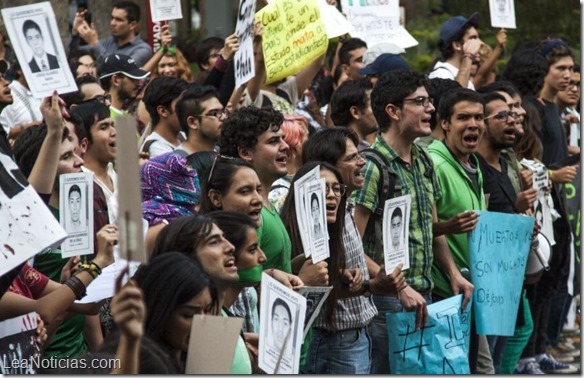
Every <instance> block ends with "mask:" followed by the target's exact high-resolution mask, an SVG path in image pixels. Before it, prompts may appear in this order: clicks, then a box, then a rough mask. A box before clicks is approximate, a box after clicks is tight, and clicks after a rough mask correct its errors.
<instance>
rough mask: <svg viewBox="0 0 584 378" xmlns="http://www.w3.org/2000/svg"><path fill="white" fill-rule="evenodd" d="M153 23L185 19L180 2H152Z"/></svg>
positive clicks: (169, 0) (155, 0) (152, 0)
mask: <svg viewBox="0 0 584 378" xmlns="http://www.w3.org/2000/svg"><path fill="white" fill-rule="evenodd" d="M150 13H151V15H152V22H160V21H169V20H178V19H181V18H183V15H182V9H181V4H180V0H150Z"/></svg>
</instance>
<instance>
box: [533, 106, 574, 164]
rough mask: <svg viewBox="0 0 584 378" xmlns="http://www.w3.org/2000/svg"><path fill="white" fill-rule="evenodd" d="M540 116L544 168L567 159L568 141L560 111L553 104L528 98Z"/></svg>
mask: <svg viewBox="0 0 584 378" xmlns="http://www.w3.org/2000/svg"><path fill="white" fill-rule="evenodd" d="M528 101H531V102H532V103H533V104H534V105H535V107H536V108H537V110H539V114H540V116H541V127H542V130H541V143H542V144H543V155H542V159H541V161H542V163H544V164H545V165H546V166H549V165H551V164H552V163H558V162H560V161H562V160H564V159H566V158H567V157H568V140H567V138H566V131H565V130H564V126H563V125H562V120H561V118H560V109H559V108H558V105H557V104H556V103H554V102H549V101H547V100H543V102H544V104H545V105H542V104H541V102H540V101H539V100H538V99H535V98H530V99H528Z"/></svg>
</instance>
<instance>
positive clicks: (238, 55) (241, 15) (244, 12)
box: [234, 0, 256, 88]
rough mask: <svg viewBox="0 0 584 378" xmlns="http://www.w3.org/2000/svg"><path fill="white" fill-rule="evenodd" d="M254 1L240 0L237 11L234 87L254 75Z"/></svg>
mask: <svg viewBox="0 0 584 378" xmlns="http://www.w3.org/2000/svg"><path fill="white" fill-rule="evenodd" d="M255 9H256V3H255V1H254V0H240V2H239V11H238V12H237V25H236V26H235V34H236V35H237V37H238V38H239V50H237V51H236V52H235V57H234V59H235V61H234V67H235V87H236V88H238V87H240V86H241V85H243V84H245V83H247V82H248V81H249V80H251V79H252V78H253V77H254V76H255V63H254V62H255V60H254V58H253V37H252V28H253V20H254V15H255Z"/></svg>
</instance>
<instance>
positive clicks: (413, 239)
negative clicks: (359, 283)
mask: <svg viewBox="0 0 584 378" xmlns="http://www.w3.org/2000/svg"><path fill="white" fill-rule="evenodd" d="M371 147H372V148H374V149H376V150H378V151H380V152H381V153H382V154H383V156H384V157H385V158H386V159H387V161H388V162H389V164H390V168H391V169H392V170H393V172H395V173H396V174H397V176H398V177H399V179H400V182H401V185H402V194H409V195H410V196H411V197H412V211H411V214H410V232H409V252H410V269H408V270H406V271H405V276H406V281H407V283H408V284H409V285H410V286H411V287H412V288H414V289H415V290H417V291H419V292H422V291H426V290H431V289H432V287H433V282H432V273H431V268H432V259H433V254H432V239H433V235H432V222H433V217H432V208H433V206H434V203H435V202H436V200H437V199H438V198H440V196H441V195H442V193H441V191H440V186H439V184H438V180H437V178H436V174H435V172H434V170H432V173H431V177H430V178H428V177H426V176H425V173H426V172H425V166H424V162H423V161H422V157H421V156H420V154H422V153H423V152H422V149H421V147H419V146H417V145H416V144H413V145H412V161H413V164H411V165H410V164H408V163H406V162H404V161H403V160H402V159H401V158H400V157H399V156H398V155H397V153H396V152H395V151H394V150H393V149H392V148H391V147H390V146H389V145H388V144H387V143H386V142H385V140H383V138H381V136H380V135H378V136H377V138H376V139H375V143H373V145H372V146H371ZM428 160H429V163H430V164H432V160H431V159H428ZM363 177H364V178H365V184H364V185H363V189H360V190H358V191H356V192H354V193H353V198H354V199H355V203H356V204H358V205H361V206H363V207H365V208H367V209H369V210H371V211H372V212H373V211H374V210H375V209H376V208H377V206H378V203H379V198H378V197H377V194H378V190H377V188H378V185H379V181H380V177H381V175H380V172H379V170H378V169H377V167H376V166H375V164H374V163H373V162H371V161H369V160H367V162H366V164H365V168H364V169H363ZM373 252H374V250H372V249H371V246H365V253H367V254H368V255H369V256H371V257H372V258H373V256H372V253H373Z"/></svg>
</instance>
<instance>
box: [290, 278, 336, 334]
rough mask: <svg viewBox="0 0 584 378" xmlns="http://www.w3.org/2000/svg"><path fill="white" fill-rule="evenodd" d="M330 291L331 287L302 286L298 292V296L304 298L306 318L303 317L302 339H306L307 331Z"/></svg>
mask: <svg viewBox="0 0 584 378" xmlns="http://www.w3.org/2000/svg"><path fill="white" fill-rule="evenodd" d="M332 289H333V287H332V286H323V287H321V286H302V287H301V288H300V290H298V294H300V295H302V296H303V297H305V298H306V316H305V317H304V332H303V334H302V338H305V337H306V334H307V333H308V330H309V329H310V327H311V326H312V323H314V321H315V320H316V317H317V316H318V314H319V313H320V310H321V308H322V306H323V305H324V302H325V301H326V299H327V298H328V296H329V294H330V293H331V290H332Z"/></svg>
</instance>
